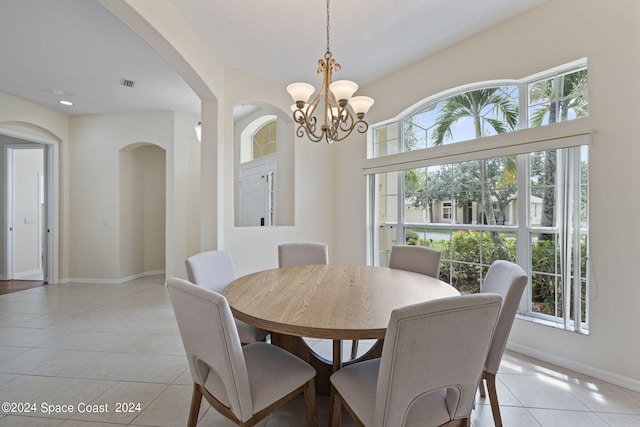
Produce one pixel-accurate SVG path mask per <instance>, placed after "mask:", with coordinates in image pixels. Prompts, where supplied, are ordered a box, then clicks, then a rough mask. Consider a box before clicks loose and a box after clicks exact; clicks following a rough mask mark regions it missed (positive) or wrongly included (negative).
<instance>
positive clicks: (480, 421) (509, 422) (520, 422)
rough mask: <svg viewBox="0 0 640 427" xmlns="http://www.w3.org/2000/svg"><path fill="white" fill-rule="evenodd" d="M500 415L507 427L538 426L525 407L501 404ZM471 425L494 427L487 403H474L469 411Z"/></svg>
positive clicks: (474, 426)
mask: <svg viewBox="0 0 640 427" xmlns="http://www.w3.org/2000/svg"><path fill="white" fill-rule="evenodd" d="M500 416H501V418H502V424H503V425H504V426H507V427H509V426H513V427H540V425H539V424H538V422H537V421H536V419H535V418H534V417H533V416H532V415H531V414H530V413H529V411H528V410H527V409H526V408H517V407H509V406H501V407H500ZM471 427H494V422H493V414H492V412H491V407H490V406H489V405H476V408H475V409H474V410H473V412H472V413H471Z"/></svg>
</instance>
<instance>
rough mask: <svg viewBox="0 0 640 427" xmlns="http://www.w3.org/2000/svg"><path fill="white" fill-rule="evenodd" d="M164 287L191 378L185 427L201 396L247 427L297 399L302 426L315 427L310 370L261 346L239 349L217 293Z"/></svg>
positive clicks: (175, 282) (171, 282)
mask: <svg viewBox="0 0 640 427" xmlns="http://www.w3.org/2000/svg"><path fill="white" fill-rule="evenodd" d="M166 286H167V290H168V292H169V298H170V299H171V304H172V306H173V311H174V313H175V315H176V320H177V321H178V329H179V330H180V336H181V337H182V343H183V344H184V349H185V352H186V354H187V359H188V361H189V368H190V369H191V376H192V378H193V395H192V400H191V409H190V411H189V420H188V424H187V425H188V426H190V427H193V426H195V425H196V424H197V422H198V414H199V412H200V404H201V402H202V397H203V396H204V397H205V398H206V399H207V401H208V402H209V403H210V404H211V406H213V407H214V408H215V409H216V410H217V411H218V412H220V413H221V414H222V415H224V416H225V417H227V418H228V419H230V420H231V421H233V422H235V423H236V424H238V425H240V426H253V425H255V424H256V423H257V422H258V421H260V420H261V419H263V418H265V417H266V416H267V415H269V414H270V413H271V412H273V411H274V410H276V409H277V408H279V407H280V406H282V405H284V404H285V403H286V402H288V401H289V400H290V399H292V398H293V397H294V396H297V395H298V394H301V393H304V398H305V404H306V414H307V425H308V426H313V427H316V426H317V422H318V420H317V413H316V403H315V374H316V372H315V370H314V369H313V368H312V367H311V366H309V365H308V364H307V363H306V362H304V361H302V360H301V359H299V358H297V357H296V356H293V355H292V354H291V353H289V352H287V351H285V350H283V349H281V348H279V347H276V346H274V345H271V344H268V343H265V342H256V343H252V344H248V345H246V346H244V347H242V346H241V344H240V339H239V337H238V331H237V329H236V324H235V322H234V321H233V316H232V315H231V309H230V308H229V303H228V302H227V300H226V299H225V298H224V296H222V295H220V294H218V293H217V292H214V291H211V290H208V289H205V288H202V287H200V286H196V285H194V284H193V283H190V282H187V281H186V280H182V279H176V278H170V279H167V284H166Z"/></svg>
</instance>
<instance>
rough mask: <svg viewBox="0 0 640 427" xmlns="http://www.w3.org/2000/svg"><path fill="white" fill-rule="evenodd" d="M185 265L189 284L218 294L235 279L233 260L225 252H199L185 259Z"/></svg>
mask: <svg viewBox="0 0 640 427" xmlns="http://www.w3.org/2000/svg"><path fill="white" fill-rule="evenodd" d="M185 264H186V266H187V277H188V278H189V281H190V282H191V283H195V284H196V285H198V286H202V287H203V288H206V289H209V290H211V291H215V292H218V293H220V292H222V290H223V289H224V288H225V287H226V286H227V285H228V284H229V283H230V282H232V281H233V280H234V279H235V278H236V272H235V268H234V267H233V259H232V258H231V254H230V253H229V252H227V251H223V250H220V251H208V252H201V253H199V254H195V255H193V256H191V257H189V258H187V260H186V261H185Z"/></svg>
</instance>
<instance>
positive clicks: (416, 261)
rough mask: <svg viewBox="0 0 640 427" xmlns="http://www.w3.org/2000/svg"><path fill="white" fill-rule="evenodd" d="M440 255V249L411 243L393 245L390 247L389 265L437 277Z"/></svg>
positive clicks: (438, 274)
mask: <svg viewBox="0 0 640 427" xmlns="http://www.w3.org/2000/svg"><path fill="white" fill-rule="evenodd" d="M441 257H442V254H441V253H440V251H437V250H435V249H430V248H425V247H422V246H413V245H394V246H392V247H391V256H390V258H389V267H390V268H397V269H398V270H406V271H413V272H414V273H420V274H425V275H427V276H431V277H435V278H436V279H437V278H438V277H439V276H440V258H441Z"/></svg>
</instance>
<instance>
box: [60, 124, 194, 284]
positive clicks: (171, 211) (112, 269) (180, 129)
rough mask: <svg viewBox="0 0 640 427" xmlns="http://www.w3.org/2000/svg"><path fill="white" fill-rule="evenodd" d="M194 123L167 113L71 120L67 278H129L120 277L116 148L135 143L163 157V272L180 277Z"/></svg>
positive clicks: (181, 273)
mask: <svg viewBox="0 0 640 427" xmlns="http://www.w3.org/2000/svg"><path fill="white" fill-rule="evenodd" d="M187 122H188V123H191V126H190V128H189V127H188V126H187V125H186V123H187ZM194 123H197V118H194V117H191V118H190V119H187V118H186V117H183V116H181V115H176V114H174V113H170V112H164V113H141V114H111V115H90V116H74V117H72V118H71V126H70V139H71V141H72V143H71V148H70V156H69V160H70V161H69V165H68V168H69V177H70V180H69V187H68V188H69V194H70V196H69V197H70V207H69V212H70V213H69V216H70V220H71V223H72V224H73V227H72V228H71V229H70V230H69V240H70V251H69V257H70V272H69V278H71V279H76V280H77V279H89V280H102V281H105V280H106V281H119V280H121V279H123V278H126V277H129V275H130V274H129V273H130V272H131V267H127V268H126V269H124V270H123V272H122V273H120V255H119V254H120V247H121V245H120V209H121V206H120V184H119V182H120V175H119V171H120V166H119V161H120V150H121V149H122V148H124V147H128V146H130V145H131V144H140V143H150V144H154V145H157V146H159V147H161V148H163V149H164V150H165V152H166V179H167V181H166V182H167V185H166V197H167V199H166V201H167V210H166V221H167V222H166V239H167V252H166V270H167V274H170V275H183V274H184V259H185V257H186V241H187V235H186V217H187V214H186V212H187V209H188V206H189V203H188V199H187V194H188V193H187V191H186V188H185V185H186V178H185V174H186V172H185V171H186V170H188V168H189V165H188V164H187V163H186V162H187V156H186V152H187V145H188V142H189V141H190V140H192V139H195V133H194V131H193V125H194ZM141 179H142V178H141ZM123 185H124V184H123ZM145 268H147V266H146V265H145ZM150 268H151V267H150Z"/></svg>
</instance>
